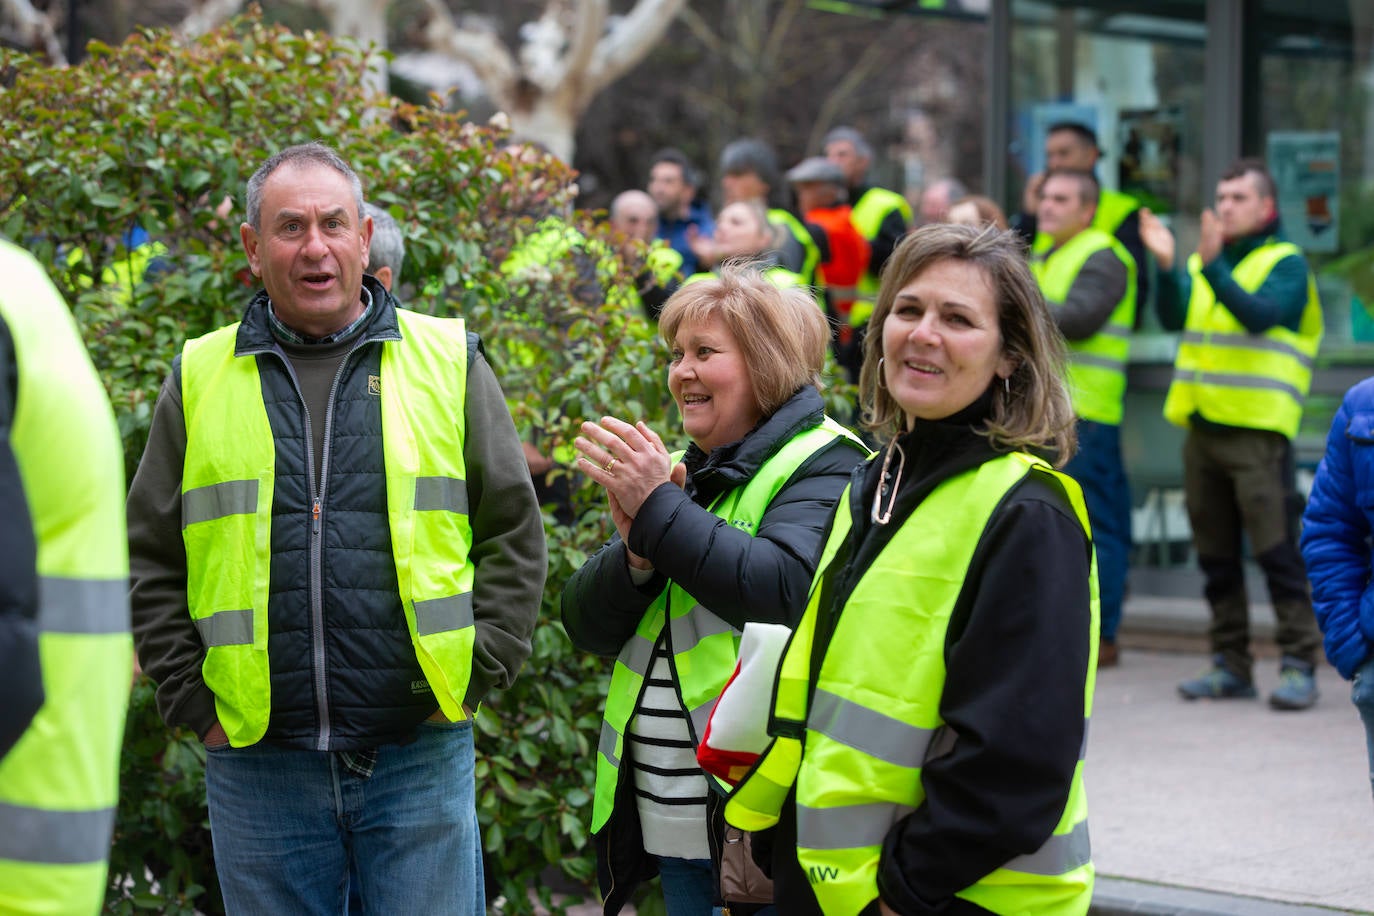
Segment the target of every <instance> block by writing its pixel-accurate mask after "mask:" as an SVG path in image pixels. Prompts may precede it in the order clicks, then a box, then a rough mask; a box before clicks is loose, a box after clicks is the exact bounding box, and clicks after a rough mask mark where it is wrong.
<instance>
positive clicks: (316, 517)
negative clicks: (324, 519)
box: [310, 496, 320, 534]
mask: <svg viewBox="0 0 1374 916" xmlns="http://www.w3.org/2000/svg"><path fill="white" fill-rule="evenodd" d="M310 521H311V523H312V525H311V526H312V527H313V528H314V531H315V533H316V534H319V533H320V498H319V497H318V496H316V497H315V504H314V505H313V506H311V507H310Z"/></svg>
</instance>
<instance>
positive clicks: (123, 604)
mask: <svg viewBox="0 0 1374 916" xmlns="http://www.w3.org/2000/svg"><path fill="white" fill-rule="evenodd" d="M38 629H39V631H40V632H42V633H86V634H92V635H101V634H109V633H127V632H129V580H128V579H63V578H59V577H57V576H43V577H41V578H40V579H39V580H38Z"/></svg>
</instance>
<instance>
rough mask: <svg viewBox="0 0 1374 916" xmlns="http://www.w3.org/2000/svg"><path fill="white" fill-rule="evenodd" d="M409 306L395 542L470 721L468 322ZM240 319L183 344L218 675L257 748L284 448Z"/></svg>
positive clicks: (412, 603) (400, 376)
mask: <svg viewBox="0 0 1374 916" xmlns="http://www.w3.org/2000/svg"><path fill="white" fill-rule="evenodd" d="M396 316H397V321H398V323H399V325H400V330H401V335H402V338H403V339H402V340H399V341H385V342H383V344H382V362H381V376H380V378H379V380H378V384H379V388H380V396H381V413H382V441H383V452H384V455H385V460H386V499H387V507H388V518H389V525H390V534H391V549H392V552H393V555H394V559H395V564H396V578H397V583H398V585H399V587H400V597H401V602H402V604H403V606H404V608H405V619H406V626H407V627H408V628H409V630H410V636H411V640H412V642H413V644H414V646H415V654H416V658H417V659H418V661H419V664H420V668H421V670H422V671H423V672H424V674H425V677H426V679H427V680H428V681H429V684H430V686H431V687H432V688H433V690H434V696H435V698H436V699H437V700H438V702H439V708H440V709H441V710H442V711H443V713H444V715H445V716H447V717H448V719H449V720H450V721H455V722H456V721H459V720H461V719H463V718H465V716H466V714H465V713H464V712H463V708H462V703H463V697H464V694H465V693H466V692H467V688H468V683H469V680H470V679H471V674H472V646H473V642H474V638H475V634H474V630H473V610H472V582H473V565H472V563H471V562H470V561H469V558H468V553H469V550H470V549H471V547H472V527H471V525H470V523H469V521H468V503H467V479H466V478H467V474H466V470H465V466H464V464H463V440H464V437H465V421H464V411H463V405H464V402H465V394H466V385H467V334H466V331H465V330H464V327H463V322H462V321H461V320H456V319H443V318H433V317H430V316H428V315H421V314H418V313H416V312H409V311H406V310H404V309H397V311H396ZM238 327H239V326H238V324H232V325H229V326H228V327H226V328H221V329H220V330H218V331H214V332H212V333H210V334H207V335H205V336H204V337H200V338H197V339H196V340H191V341H187V343H186V347H185V350H184V351H183V354H182V362H181V383H182V402H183V410H184V413H185V417H186V437H187V445H186V463H185V470H184V471H183V474H182V538H183V540H184V541H185V544H186V561H187V599H188V603H189V606H190V611H191V618H192V619H193V620H194V621H195V624H196V628H197V630H199V631H200V635H201V639H202V640H203V641H204V643H205V646H206V657H205V662H204V665H203V667H202V672H203V674H204V677H205V684H206V686H207V687H209V688H210V690H211V691H212V692H213V693H214V694H215V709H216V712H217V714H218V716H219V721H220V724H221V725H222V726H223V727H224V731H225V734H226V735H228V737H229V742H230V744H232V745H233V746H235V747H243V746H245V745H250V744H254V743H255V742H257V741H258V740H259V739H261V738H262V736H263V734H264V733H265V732H266V730H267V724H268V719H269V716H270V712H271V691H270V680H269V674H268V657H267V637H268V634H267V620H268V614H267V595H268V578H269V574H270V568H271V545H272V537H271V534H272V533H271V524H272V492H273V485H274V482H275V464H276V448H275V442H274V440H273V433H272V428H271V425H270V423H269V421H268V417H267V408H266V406H265V405H264V403H263V398H262V386H261V381H260V379H259V376H258V364H257V358H256V357H255V356H253V355H247V356H242V357H236V356H235V355H234V342H235V336H236V334H237V332H238ZM302 508H304V507H302ZM312 536H315V537H318V536H319V535H318V529H317V530H316V533H315V534H314V535H312Z"/></svg>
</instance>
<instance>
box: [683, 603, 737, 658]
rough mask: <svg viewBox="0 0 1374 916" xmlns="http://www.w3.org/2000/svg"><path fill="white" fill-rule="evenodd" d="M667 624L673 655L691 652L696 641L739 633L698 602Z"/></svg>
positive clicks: (695, 645)
mask: <svg viewBox="0 0 1374 916" xmlns="http://www.w3.org/2000/svg"><path fill="white" fill-rule="evenodd" d="M668 626H669V628H670V633H669V636H670V638H671V639H672V642H673V646H672V648H673V654H674V655H683V654H685V653H687V652H691V651H692V650H693V649H695V648H696V647H697V643H699V642H701V641H702V640H704V639H709V638H710V637H712V636H719V635H720V634H722V633H734V634H738V633H739V631H738V630H736V629H735V628H734V627H732V626H730V624H728V623H726V622H725V621H724V620H721V619H720V618H719V617H717V616H716V615H715V614H713V613H711V612H710V611H708V610H706V608H704V607H702V606H701V605H699V604H698V605H695V606H693V608H692V609H691V610H690V611H688V612H687V613H686V614H684V615H683V616H681V617H674V618H673V619H672V620H671V621H670V622H669V624H668Z"/></svg>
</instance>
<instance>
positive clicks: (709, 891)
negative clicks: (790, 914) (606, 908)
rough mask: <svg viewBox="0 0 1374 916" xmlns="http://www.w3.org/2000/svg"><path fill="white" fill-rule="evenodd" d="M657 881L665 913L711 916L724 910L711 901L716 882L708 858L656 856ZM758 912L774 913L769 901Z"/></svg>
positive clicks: (719, 915) (670, 915)
mask: <svg viewBox="0 0 1374 916" xmlns="http://www.w3.org/2000/svg"><path fill="white" fill-rule="evenodd" d="M658 881H659V885H660V886H661V887H662V890H663V903H664V908H665V909H667V911H668V916H706V914H707V913H708V912H709V913H710V914H711V916H722V913H723V912H724V910H723V909H722V908H721V907H718V906H712V905H711V901H712V900H714V899H715V897H716V885H715V876H714V875H713V874H712V873H711V862H710V860H709V859H670V858H668V857H667V856H659V859H658ZM758 916H777V911H776V910H774V909H773V907H772V905H769V906H767V907H764V908H763V909H761V910H759V911H758Z"/></svg>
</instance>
